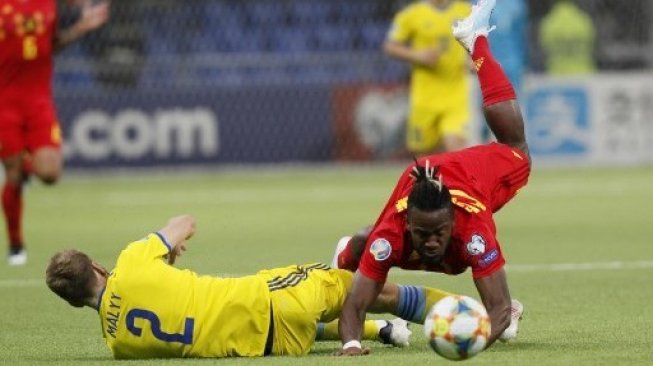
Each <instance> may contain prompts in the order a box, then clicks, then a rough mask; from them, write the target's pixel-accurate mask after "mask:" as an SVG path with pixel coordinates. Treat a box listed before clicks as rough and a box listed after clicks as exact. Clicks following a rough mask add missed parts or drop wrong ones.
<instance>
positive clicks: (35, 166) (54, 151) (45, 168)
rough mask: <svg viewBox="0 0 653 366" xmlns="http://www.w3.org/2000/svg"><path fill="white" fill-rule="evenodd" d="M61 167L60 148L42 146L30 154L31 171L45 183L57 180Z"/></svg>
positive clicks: (52, 182)
mask: <svg viewBox="0 0 653 366" xmlns="http://www.w3.org/2000/svg"><path fill="white" fill-rule="evenodd" d="M62 167H63V157H62V155H61V150H60V149H58V148H56V147H50V146H48V147H42V148H40V149H38V150H36V151H35V152H34V154H33V155H32V172H33V174H34V175H35V176H37V177H38V178H39V179H40V180H41V181H43V183H45V184H54V183H56V182H57V181H58V180H59V177H60V176H61V171H62Z"/></svg>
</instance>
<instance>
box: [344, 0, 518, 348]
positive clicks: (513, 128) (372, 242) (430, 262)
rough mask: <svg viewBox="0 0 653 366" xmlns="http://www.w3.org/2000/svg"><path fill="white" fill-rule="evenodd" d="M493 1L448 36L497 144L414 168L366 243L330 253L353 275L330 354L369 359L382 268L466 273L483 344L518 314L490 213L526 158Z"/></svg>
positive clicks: (409, 296)
mask: <svg viewBox="0 0 653 366" xmlns="http://www.w3.org/2000/svg"><path fill="white" fill-rule="evenodd" d="M495 2H496V0H480V1H479V3H478V5H476V6H474V8H473V10H472V13H471V14H470V15H469V16H468V17H467V18H465V19H464V20H463V21H461V22H459V23H458V24H457V25H455V26H454V30H453V32H454V36H456V38H457V39H458V41H459V42H460V43H461V44H462V45H463V46H464V47H465V48H466V49H467V50H468V51H469V52H470V54H471V56H472V60H473V61H474V63H475V65H476V67H477V70H478V78H479V81H480V85H481V91H482V94H483V105H484V113H485V117H486V120H487V123H488V125H489V127H490V129H491V130H492V132H494V134H495V136H496V138H497V140H498V143H491V144H488V145H481V146H476V147H471V148H468V149H465V150H461V151H458V152H452V153H446V154H441V155H431V156H427V157H425V158H422V159H420V160H418V161H417V162H416V164H415V165H414V166H411V167H409V168H407V169H406V170H405V171H404V172H403V174H402V175H401V177H400V178H399V182H398V183H397V186H396V187H395V190H394V192H393V193H392V195H391V196H390V199H389V200H388V202H387V204H386V206H385V208H384V209H383V212H382V213H381V215H380V216H379V218H378V219H377V221H376V223H375V224H374V226H373V228H372V230H371V232H370V233H369V235H366V234H367V233H362V235H358V236H357V237H355V238H354V240H349V241H341V243H343V244H346V245H342V246H341V245H339V247H340V248H339V249H340V250H339V251H337V252H336V258H334V259H335V260H334V262H335V264H336V265H337V267H339V268H347V269H350V270H352V271H355V270H357V272H356V275H355V279H354V283H353V286H352V290H351V292H350V294H349V295H348V297H347V299H346V301H345V305H344V307H343V310H342V314H341V322H340V328H339V333H340V337H341V340H342V342H343V347H342V349H341V350H340V351H338V354H339V355H360V354H366V353H368V352H369V350H367V349H363V348H361V346H360V342H359V341H360V332H361V324H362V322H363V320H364V319H365V314H366V311H367V309H368V308H369V306H370V304H371V303H372V301H374V299H375V298H376V297H377V296H378V294H379V292H380V290H381V289H382V288H383V284H384V283H385V281H386V278H387V275H388V271H389V270H390V268H391V267H400V268H405V269H411V270H424V271H430V272H442V273H446V274H451V275H456V274H460V273H463V272H464V271H465V270H466V269H467V268H468V267H471V269H472V276H473V278H474V283H475V285H476V288H477V290H478V292H479V295H480V297H481V300H482V301H483V304H484V305H485V307H486V308H487V310H488V314H489V316H490V321H491V325H492V333H491V335H490V339H489V342H488V345H490V344H492V343H493V342H494V341H495V340H496V339H498V338H499V337H502V338H505V339H510V338H514V337H515V336H516V331H517V322H518V319H519V317H520V316H521V312H522V311H523V307H522V306H521V304H520V303H519V302H517V301H512V300H511V298H510V293H509V291H508V283H507V280H506V274H505V271H504V269H503V267H504V263H505V260H504V257H503V254H502V252H501V247H500V246H499V243H498V241H497V238H496V226H495V223H494V220H493V217H492V215H493V213H494V212H496V211H497V210H499V209H500V208H501V207H502V206H503V205H505V204H506V203H507V202H508V201H510V199H512V198H513V197H514V196H515V194H516V193H517V191H518V190H519V189H520V188H522V187H523V186H524V185H526V182H527V180H528V176H529V173H530V158H529V152H528V146H527V144H526V139H525V135H524V123H523V120H522V115H521V112H520V109H519V106H518V105H517V102H516V100H515V92H514V91H513V88H512V85H511V84H510V82H509V80H508V78H507V77H506V75H505V74H504V72H503V70H502V69H501V67H500V66H499V64H498V63H497V62H496V61H495V60H494V58H493V56H492V54H491V53H490V48H489V45H488V41H487V35H488V33H489V32H490V31H491V30H492V28H490V26H489V17H490V13H491V12H492V10H493V8H494V5H495ZM424 306H425V299H424V294H423V293H421V292H419V291H404V292H403V293H401V294H400V307H401V309H400V311H399V312H400V313H402V317H403V318H404V319H411V318H412V317H413V315H414V314H417V313H420V312H421V311H422V309H423V308H424ZM513 309H514V314H513Z"/></svg>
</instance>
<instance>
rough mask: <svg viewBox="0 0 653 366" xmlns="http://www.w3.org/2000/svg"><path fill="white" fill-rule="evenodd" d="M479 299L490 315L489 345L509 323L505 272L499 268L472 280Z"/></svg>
mask: <svg viewBox="0 0 653 366" xmlns="http://www.w3.org/2000/svg"><path fill="white" fill-rule="evenodd" d="M474 283H475V284H476V289H477V290H478V293H479V295H480V296H481V300H482V301H483V305H484V306H485V309H487V313H488V315H489V316H490V324H491V330H492V332H491V333H490V339H489V340H488V343H487V346H486V347H489V346H490V345H491V344H492V343H494V341H496V340H497V338H499V336H500V335H501V334H502V333H503V331H504V330H506V328H508V326H509V325H510V313H511V307H510V292H509V291H508V281H507V279H506V272H505V271H504V269H503V268H502V269H500V270H498V271H496V272H494V273H493V274H491V275H489V276H487V277H482V278H477V279H475V280H474Z"/></svg>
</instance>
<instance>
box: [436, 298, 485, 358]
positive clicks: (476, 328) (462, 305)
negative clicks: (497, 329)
mask: <svg viewBox="0 0 653 366" xmlns="http://www.w3.org/2000/svg"><path fill="white" fill-rule="evenodd" d="M424 334H425V335H426V338H428V340H429V345H430V346H431V348H433V350H434V351H435V352H437V354H439V355H440V356H442V357H444V358H447V359H450V360H464V359H467V358H470V357H473V356H475V355H476V354H477V353H479V352H481V351H482V350H483V349H484V348H485V345H486V344H487V340H488V338H489V337H490V318H489V317H488V315H487V311H485V307H483V305H481V303H479V302H478V301H476V300H474V299H472V298H471V297H468V296H458V295H453V296H447V297H445V298H443V299H442V300H440V301H438V303H437V304H435V305H433V307H432V308H431V310H430V311H429V314H428V315H427V316H426V320H425V321H424Z"/></svg>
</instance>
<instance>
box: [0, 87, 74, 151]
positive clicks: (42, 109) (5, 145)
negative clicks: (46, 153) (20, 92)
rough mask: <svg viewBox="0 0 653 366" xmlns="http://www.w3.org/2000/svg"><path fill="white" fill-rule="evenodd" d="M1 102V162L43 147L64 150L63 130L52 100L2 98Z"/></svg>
mask: <svg viewBox="0 0 653 366" xmlns="http://www.w3.org/2000/svg"><path fill="white" fill-rule="evenodd" d="M2 99H3V100H0V158H2V159H4V158H7V157H10V156H13V155H16V154H18V153H21V152H22V151H29V152H34V151H36V150H38V149H40V148H42V147H47V146H51V147H55V148H60V147H61V130H60V128H59V123H58V122H57V117H56V112H55V108H54V102H53V101H52V98H51V97H50V96H39V97H34V96H27V97H26V96H15V97H12V96H9V97H8V98H6V97H5V96H3V98H2Z"/></svg>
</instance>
